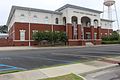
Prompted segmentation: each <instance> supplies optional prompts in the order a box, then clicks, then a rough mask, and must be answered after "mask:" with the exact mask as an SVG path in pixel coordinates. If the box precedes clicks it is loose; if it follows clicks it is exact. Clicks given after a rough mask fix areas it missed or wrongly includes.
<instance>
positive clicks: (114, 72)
mask: <svg viewBox="0 0 120 80" xmlns="http://www.w3.org/2000/svg"><path fill="white" fill-rule="evenodd" d="M85 78H86V79H87V80H120V66H118V67H114V68H110V69H106V70H104V71H99V72H96V73H93V74H88V75H86V76H85Z"/></svg>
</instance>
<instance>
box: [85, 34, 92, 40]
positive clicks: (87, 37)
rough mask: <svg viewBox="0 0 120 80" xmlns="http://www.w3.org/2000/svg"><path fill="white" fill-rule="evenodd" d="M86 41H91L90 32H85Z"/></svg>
mask: <svg viewBox="0 0 120 80" xmlns="http://www.w3.org/2000/svg"><path fill="white" fill-rule="evenodd" d="M86 39H87V40H90V39H91V35H90V32H87V33H86Z"/></svg>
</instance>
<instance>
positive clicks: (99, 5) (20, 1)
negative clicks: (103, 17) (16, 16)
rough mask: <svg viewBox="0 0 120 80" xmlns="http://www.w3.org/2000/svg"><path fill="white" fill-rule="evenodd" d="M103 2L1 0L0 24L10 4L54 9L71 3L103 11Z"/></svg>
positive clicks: (117, 0)
mask: <svg viewBox="0 0 120 80" xmlns="http://www.w3.org/2000/svg"><path fill="white" fill-rule="evenodd" d="M115 1H116V6H117V12H118V14H120V7H119V5H120V0H115ZM103 2H104V0H1V2H0V25H5V24H6V22H7V19H8V16H9V13H10V9H11V7H12V5H16V6H23V7H31V8H38V9H46V10H53V11H54V10H56V9H58V8H59V7H61V6H63V5H65V4H73V5H77V6H81V7H86V8H91V9H95V10H100V11H103ZM105 11H106V10H105ZM114 11H115V10H114V8H113V12H114ZM118 18H119V22H120V15H118ZM113 19H114V20H116V18H115V15H114V13H113ZM119 24H120V23H119ZM117 28H118V27H117V25H116V23H114V29H117Z"/></svg>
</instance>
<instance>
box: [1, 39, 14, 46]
mask: <svg viewBox="0 0 120 80" xmlns="http://www.w3.org/2000/svg"><path fill="white" fill-rule="evenodd" d="M5 46H12V40H9V39H0V47H5Z"/></svg>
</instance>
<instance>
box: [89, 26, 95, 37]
mask: <svg viewBox="0 0 120 80" xmlns="http://www.w3.org/2000/svg"><path fill="white" fill-rule="evenodd" d="M90 31H91V39H94V26H91V27H90Z"/></svg>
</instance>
